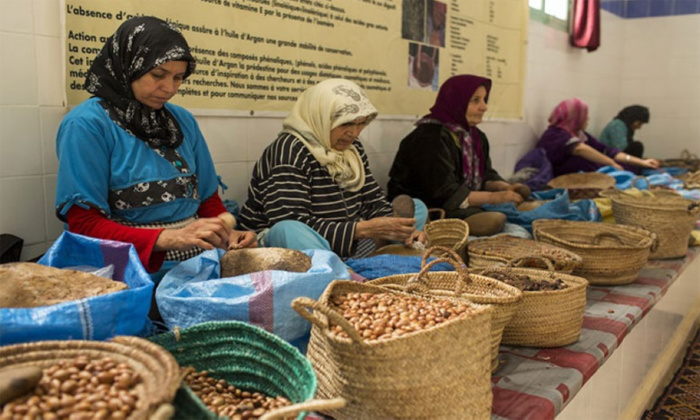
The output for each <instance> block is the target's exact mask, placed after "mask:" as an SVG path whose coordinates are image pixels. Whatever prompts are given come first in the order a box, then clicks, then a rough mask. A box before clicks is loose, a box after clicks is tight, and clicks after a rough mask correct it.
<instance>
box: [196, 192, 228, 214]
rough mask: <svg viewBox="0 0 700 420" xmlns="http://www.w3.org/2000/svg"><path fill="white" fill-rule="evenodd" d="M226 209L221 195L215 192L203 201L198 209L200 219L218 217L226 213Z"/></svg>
mask: <svg viewBox="0 0 700 420" xmlns="http://www.w3.org/2000/svg"><path fill="white" fill-rule="evenodd" d="M227 211H228V210H226V207H225V206H224V203H223V202H222V201H221V197H219V193H218V192H215V193H214V194H213V195H212V196H211V197H209V198H207V199H206V200H204V201H202V203H201V204H200V205H199V208H198V209H197V215H199V217H216V216H218V215H220V214H221V213H226V212H227Z"/></svg>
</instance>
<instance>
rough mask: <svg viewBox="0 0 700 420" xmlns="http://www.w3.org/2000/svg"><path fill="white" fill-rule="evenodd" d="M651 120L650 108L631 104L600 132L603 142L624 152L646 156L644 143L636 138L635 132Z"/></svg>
mask: <svg viewBox="0 0 700 420" xmlns="http://www.w3.org/2000/svg"><path fill="white" fill-rule="evenodd" d="M648 122H649V108H647V107H645V106H641V105H631V106H628V107H626V108H625V109H623V110H622V111H620V113H619V114H617V117H615V118H614V119H613V120H612V121H610V122H609V123H608V125H606V126H605V128H603V131H602V132H601V133H600V138H599V139H598V140H600V142H601V143H603V144H605V145H607V146H610V147H614V148H617V149H622V151H623V152H625V153H629V154H630V155H632V156H636V157H638V158H641V157H643V156H644V144H642V142H640V141H636V140H635V139H634V132H635V131H636V130H639V129H640V128H642V125H643V124H646V123H648Z"/></svg>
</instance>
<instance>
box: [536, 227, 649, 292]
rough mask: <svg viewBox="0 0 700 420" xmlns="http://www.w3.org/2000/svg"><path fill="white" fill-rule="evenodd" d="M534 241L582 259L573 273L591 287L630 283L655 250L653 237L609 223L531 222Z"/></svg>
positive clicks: (636, 228)
mask: <svg viewBox="0 0 700 420" xmlns="http://www.w3.org/2000/svg"><path fill="white" fill-rule="evenodd" d="M532 232H533V235H534V237H535V239H536V240H537V241H540V242H545V243H548V244H552V245H555V246H558V247H561V248H564V249H568V250H569V251H571V252H575V253H576V254H577V255H579V256H580V257H581V258H582V259H583V263H582V264H581V265H580V266H578V267H576V268H575V269H574V272H573V274H574V275H577V276H581V277H584V278H585V279H586V280H588V282H589V283H590V284H594V285H621V284H628V283H632V282H633V281H634V280H636V279H637V277H638V276H639V270H641V269H642V267H643V266H644V264H646V262H647V259H648V258H649V253H650V252H651V251H653V250H655V249H656V247H657V246H658V242H657V239H656V234H654V233H652V232H649V231H648V230H645V229H642V228H638V227H634V226H626V225H613V224H610V223H598V222H582V221H574V220H556V219H541V220H535V221H534V222H533V223H532Z"/></svg>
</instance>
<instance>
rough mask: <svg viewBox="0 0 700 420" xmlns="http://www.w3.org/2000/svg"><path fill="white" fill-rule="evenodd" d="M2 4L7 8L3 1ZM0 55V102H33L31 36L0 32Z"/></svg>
mask: <svg viewBox="0 0 700 420" xmlns="http://www.w3.org/2000/svg"><path fill="white" fill-rule="evenodd" d="M2 7H3V9H5V10H7V7H6V6H5V5H4V4H3V5H2ZM2 15H3V16H6V15H12V13H6V12H3V13H2ZM0 57H2V62H3V63H4V64H3V65H2V66H0V105H37V103H38V102H37V101H38V97H37V72H36V53H35V51H34V38H33V37H32V36H30V35H21V34H11V33H1V32H0ZM8 63H11V64H12V65H8Z"/></svg>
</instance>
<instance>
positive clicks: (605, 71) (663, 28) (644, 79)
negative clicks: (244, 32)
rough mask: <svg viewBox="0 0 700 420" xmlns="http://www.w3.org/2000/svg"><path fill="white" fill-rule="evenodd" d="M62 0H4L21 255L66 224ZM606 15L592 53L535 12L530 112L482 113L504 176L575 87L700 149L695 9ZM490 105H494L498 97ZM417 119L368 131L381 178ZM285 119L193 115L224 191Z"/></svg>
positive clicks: (9, 135)
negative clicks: (61, 143)
mask: <svg viewBox="0 0 700 420" xmlns="http://www.w3.org/2000/svg"><path fill="white" fill-rule="evenodd" d="M59 3H60V1H59V0H0V57H2V65H1V66H0V233H12V234H14V235H17V236H19V237H21V238H23V239H24V240H25V248H24V250H23V253H22V259H24V260H26V259H30V258H33V257H35V256H37V255H39V254H41V253H42V252H44V251H45V250H46V248H47V247H48V246H49V245H50V244H51V242H52V241H53V240H54V239H55V238H57V237H58V236H59V235H60V233H61V232H62V230H63V226H62V224H61V223H60V222H59V221H58V219H56V217H55V215H54V210H53V207H54V191H55V187H56V173H57V169H58V162H57V160H56V155H55V149H54V140H55V136H56V131H57V128H58V124H59V123H60V121H61V118H62V117H63V115H64V114H65V112H66V111H67V110H66V109H65V108H64V107H63V102H62V101H63V92H62V89H63V80H62V71H61V68H62V56H61V50H62V49H61V40H60V31H61V28H60V14H61V13H62V10H60V7H59ZM602 25H603V27H602V44H603V46H602V47H601V48H599V50H598V51H596V52H594V53H588V52H586V51H583V50H577V49H573V48H571V47H569V46H568V42H567V35H566V34H565V33H563V32H560V31H557V30H554V29H551V28H548V27H546V26H544V25H542V24H540V23H537V22H533V21H530V30H529V34H530V37H529V38H530V39H529V45H528V53H527V72H526V83H525V98H524V103H525V119H524V121H489V120H488V118H487V120H486V121H485V122H484V123H483V124H482V125H481V126H480V128H482V129H483V130H484V131H485V132H486V134H487V135H488V136H489V139H490V141H491V143H492V159H493V162H494V165H495V167H496V168H497V169H498V170H499V171H500V172H501V174H502V175H504V176H508V175H510V174H511V173H512V169H513V166H514V165H515V162H516V161H517V159H518V158H519V157H520V156H522V155H523V154H524V153H525V152H526V151H527V150H529V149H530V148H531V147H532V145H533V144H534V142H535V141H536V138H537V136H538V135H539V134H540V133H541V132H542V131H543V130H544V128H545V127H546V119H547V116H548V115H549V113H550V111H551V110H552V108H553V107H554V106H555V105H556V104H557V103H558V102H559V101H561V100H562V99H565V98H568V97H573V96H576V97H579V98H581V99H583V100H584V101H586V102H588V104H589V105H590V106H591V123H590V131H591V132H592V133H593V134H598V133H599V132H600V130H601V129H602V127H603V126H604V125H605V123H606V122H607V121H608V120H610V119H611V118H613V117H614V116H615V115H616V113H617V111H618V110H619V109H620V108H621V107H622V106H624V105H627V104H629V103H632V102H639V103H643V104H646V105H648V106H649V107H650V108H651V113H652V120H651V123H650V124H649V125H648V126H645V127H644V129H643V131H642V132H641V133H640V136H639V137H640V138H643V139H645V140H647V143H648V144H649V150H650V152H651V154H654V155H656V156H658V157H662V158H664V157H675V156H678V155H679V154H680V151H681V150H682V149H684V148H689V149H691V150H693V151H695V152H696V153H698V152H700V150H699V149H700V147H699V144H698V143H700V142H699V141H698V140H697V139H698V138H700V106H699V102H698V101H700V76H699V75H698V74H699V72H698V70H700V36H699V35H700V15H687V16H674V17H668V18H648V19H634V20H625V19H621V18H619V17H617V16H615V15H613V14H609V13H608V12H605V11H603V12H602ZM623 75H624V76H623ZM491 106H492V107H495V106H498V105H497V103H495V102H493V101H492V104H491ZM426 112H427V110H426ZM415 117H416V116H404V117H400V118H388V117H382V118H380V119H379V120H378V121H376V122H374V123H372V125H370V126H369V127H368V128H367V129H366V131H365V132H364V133H363V135H362V141H363V143H364V145H365V147H366V149H367V151H368V153H369V158H370V162H371V165H372V170H373V172H374V174H375V176H376V177H377V179H378V180H379V182H380V183H381V184H382V185H385V184H386V181H387V173H388V170H389V167H390V165H391V162H392V159H393V155H394V153H395V151H396V149H397V147H398V144H399V142H400V140H401V138H402V137H403V136H404V135H405V134H406V133H408V132H409V131H410V130H411V128H412V122H413V120H414V118H415ZM281 119H282V118H281V117H245V118H244V117H237V118H233V117H212V116H209V117H199V118H198V120H199V123H200V126H201V128H202V131H203V132H204V134H205V137H206V138H207V142H208V144H209V147H210V149H211V152H212V155H213V156H214V161H215V163H216V168H217V171H218V172H219V174H220V175H221V176H222V177H223V180H224V182H225V183H226V184H228V186H229V189H228V190H227V191H226V193H225V194H224V195H223V198H224V199H235V200H238V201H239V202H242V201H243V200H244V199H245V195H246V189H247V185H248V180H249V176H250V173H251V171H252V169H253V165H254V163H255V160H256V159H257V158H258V157H259V156H260V153H261V152H262V150H263V149H264V148H265V146H266V145H267V144H269V143H270V142H271V141H272V140H273V139H274V138H275V137H276V134H277V132H278V130H279V129H280V126H281ZM653 140H656V141H653ZM661 140H663V142H662V141H661Z"/></svg>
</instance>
